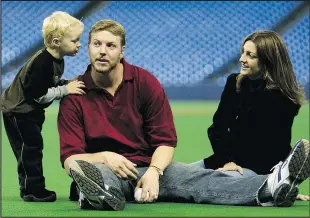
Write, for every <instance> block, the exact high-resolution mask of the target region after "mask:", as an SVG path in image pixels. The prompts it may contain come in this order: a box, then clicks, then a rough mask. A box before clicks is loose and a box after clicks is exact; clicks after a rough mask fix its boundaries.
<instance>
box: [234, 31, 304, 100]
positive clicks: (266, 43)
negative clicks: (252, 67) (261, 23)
mask: <svg viewBox="0 0 310 218" xmlns="http://www.w3.org/2000/svg"><path fill="white" fill-rule="evenodd" d="M247 41H252V42H253V43H254V44H255V45H256V48H257V56H258V60H259V65H260V66H261V71H262V76H263V79H264V80H266V89H279V90H280V91H281V92H282V93H283V94H284V95H286V96H287V97H288V98H289V99H290V100H291V101H293V102H294V103H295V104H298V105H302V104H303V103H304V102H305V92H304V90H303V88H302V87H301V86H300V85H299V84H298V82H297V80H296V76H295V73H294V71H293V65H292V62H291V59H290V57H289V54H288V51H287V48H286V46H285V43H284V41H283V40H282V38H281V36H280V35H279V34H278V33H276V32H274V31H271V30H262V31H256V32H254V33H252V34H250V35H248V36H247V37H246V38H245V39H244V41H243V43H242V48H243V46H244V44H245V43H246V42H247ZM241 50H242V49H241ZM245 76H246V75H244V74H241V73H240V74H239V75H238V76H237V83H236V87H237V91H240V86H241V82H242V81H243V79H244V77H245Z"/></svg>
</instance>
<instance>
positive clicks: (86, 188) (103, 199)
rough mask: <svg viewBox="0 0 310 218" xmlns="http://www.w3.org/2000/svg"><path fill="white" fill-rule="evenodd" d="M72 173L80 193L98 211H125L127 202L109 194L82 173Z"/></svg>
mask: <svg viewBox="0 0 310 218" xmlns="http://www.w3.org/2000/svg"><path fill="white" fill-rule="evenodd" d="M70 173H71V175H72V177H73V179H74V180H75V182H76V184H77V185H78V187H79V189H80V191H81V192H82V193H83V194H84V195H85V198H86V199H87V200H88V202H89V203H90V204H91V205H92V206H93V207H94V208H96V209H98V210H123V209H124V207H125V202H123V201H121V200H120V199H118V198H116V197H115V196H113V195H112V194H110V193H109V192H107V191H105V190H103V189H102V188H101V187H100V186H99V185H98V184H96V183H95V182H94V181H92V180H91V179H89V178H87V177H84V176H83V175H81V174H80V173H78V172H76V171H74V170H72V169H71V170H70Z"/></svg>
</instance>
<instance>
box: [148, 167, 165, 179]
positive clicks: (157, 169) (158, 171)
mask: <svg viewBox="0 0 310 218" xmlns="http://www.w3.org/2000/svg"><path fill="white" fill-rule="evenodd" d="M149 168H153V169H155V170H156V171H157V173H158V175H159V176H163V175H164V171H163V170H162V169H160V168H159V167H157V166H155V165H150V166H149Z"/></svg>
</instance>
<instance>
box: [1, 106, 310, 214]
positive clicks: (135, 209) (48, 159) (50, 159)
mask: <svg viewBox="0 0 310 218" xmlns="http://www.w3.org/2000/svg"><path fill="white" fill-rule="evenodd" d="M171 106H172V110H173V114H174V120H175V125H176V129H177V135H178V146H177V148H176V150H175V156H174V160H175V161H181V162H185V163H190V162H193V161H197V160H199V159H202V158H204V157H206V156H208V155H210V154H212V149H211V146H210V143H209V140H208V137H207V128H208V127H209V126H210V125H211V121H212V116H213V114H214V112H215V110H216V108H217V106H218V102H216V101H214V102H210V101H203V102H198V101H185V102H183V101H182V102H181V101H173V102H171ZM57 113H58V104H53V105H52V106H50V107H49V108H48V109H47V110H46V121H45V123H44V126H43V131H42V134H43V138H44V150H43V151H44V156H43V165H44V176H45V178H46V186H47V188H48V189H51V190H55V191H56V192H57V201H56V202H54V203H30V202H24V201H23V200H22V199H21V198H20V197H19V187H18V179H17V163H16V160H15V157H14V155H13V152H12V150H11V147H10V145H9V144H8V139H7V136H6V133H5V130H4V127H3V124H2V152H1V157H2V158H1V160H2V163H1V164H2V167H1V169H2V175H1V182H2V184H1V188H2V198H1V205H2V207H1V208H2V217H9V216H23V217H25V216H29V217H34V216H37V217H45V216H50V217H61V216H62V217H69V216H70V217H83V216H91V217H104V216H109V217H110V216H119V217H120V216H132V217H138V216H156V217H159V216H168V217H170V216H175V217H180V216H238V217H241V216H247V217H249V216H260V217H262V216H265V217H270V216H286V217H297V216H304V217H309V216H310V212H309V211H310V202H309V201H308V202H302V201H296V202H295V204H294V205H293V206H292V207H290V208H275V207H249V206H226V205H207V204H185V203H152V204H133V203H127V204H126V206H125V209H124V211H120V212H119V211H95V210H80V209H79V208H78V206H77V203H76V202H72V201H69V200H68V196H69V186H70V182H71V179H70V178H69V177H68V176H67V175H66V173H65V171H64V169H62V167H61V164H60V161H59V136H58V132H57V125H56V119H57ZM300 138H306V139H309V104H306V105H304V106H303V107H302V108H301V111H300V113H299V115H298V116H297V117H296V118H295V121H294V126H293V134H292V144H294V143H295V142H296V141H297V140H298V139H300ZM300 193H302V194H308V195H309V194H310V191H309V179H308V180H306V181H305V182H304V183H303V184H302V185H301V186H300Z"/></svg>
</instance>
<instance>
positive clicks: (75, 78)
mask: <svg viewBox="0 0 310 218" xmlns="http://www.w3.org/2000/svg"><path fill="white" fill-rule="evenodd" d="M78 78H79V76H76V77H74V78H73V79H70V80H68V82H69V83H70V82H72V81H75V80H77V79H78Z"/></svg>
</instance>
